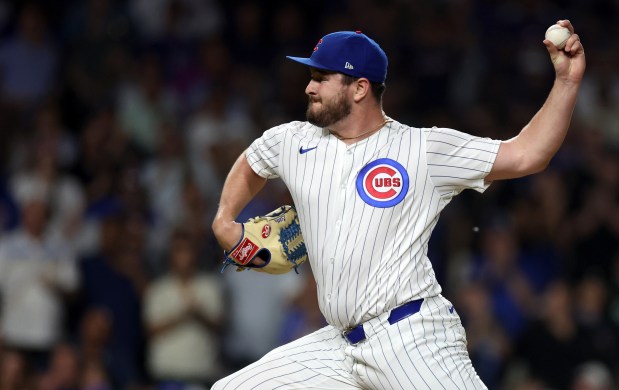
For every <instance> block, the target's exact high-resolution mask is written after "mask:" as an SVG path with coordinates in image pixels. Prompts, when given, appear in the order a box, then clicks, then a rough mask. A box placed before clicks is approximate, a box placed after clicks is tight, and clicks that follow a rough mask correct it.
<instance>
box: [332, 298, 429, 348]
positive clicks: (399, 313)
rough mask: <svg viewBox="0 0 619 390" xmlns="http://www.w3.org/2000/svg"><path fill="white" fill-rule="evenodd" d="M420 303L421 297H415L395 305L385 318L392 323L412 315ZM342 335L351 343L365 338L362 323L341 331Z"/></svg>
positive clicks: (417, 309) (417, 310) (419, 307)
mask: <svg viewBox="0 0 619 390" xmlns="http://www.w3.org/2000/svg"><path fill="white" fill-rule="evenodd" d="M422 303H423V298H421V299H416V300H414V301H410V302H407V303H405V304H403V305H401V306H398V307H396V308H395V309H393V310H391V312H390V313H389V318H387V321H389V324H390V325H393V324H395V323H396V322H398V321H400V320H403V319H404V318H406V317H410V316H412V315H413V314H415V313H417V312H419V309H421V304H422ZM342 335H343V336H344V337H345V338H346V340H348V342H349V343H351V344H353V345H355V344H358V343H360V342H361V341H363V340H365V331H364V330H363V324H359V325H357V326H355V327H354V328H351V329H349V330H347V331H345V332H344V333H342Z"/></svg>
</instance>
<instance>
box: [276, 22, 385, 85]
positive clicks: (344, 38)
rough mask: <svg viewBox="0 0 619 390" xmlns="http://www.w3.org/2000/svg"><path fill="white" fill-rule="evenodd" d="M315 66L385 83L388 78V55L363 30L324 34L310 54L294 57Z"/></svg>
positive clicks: (298, 60) (293, 58)
mask: <svg viewBox="0 0 619 390" xmlns="http://www.w3.org/2000/svg"><path fill="white" fill-rule="evenodd" d="M286 58H289V59H291V60H293V61H296V62H300V63H302V64H305V65H308V66H311V67H312V68H316V69H321V70H327V71H331V72H338V73H343V74H346V75H349V76H353V77H365V78H366V79H368V80H370V81H373V82H376V83H384V82H385V79H386V78H387V55H386V54H385V52H384V51H383V49H381V48H380V46H378V43H376V42H374V40H372V39H371V38H369V37H368V36H367V35H365V34H363V33H362V32H361V31H338V32H334V33H331V34H327V35H325V36H324V37H322V38H321V39H320V40H319V41H318V43H317V44H316V47H314V52H313V53H312V55H311V57H309V58H303V57H291V56H286Z"/></svg>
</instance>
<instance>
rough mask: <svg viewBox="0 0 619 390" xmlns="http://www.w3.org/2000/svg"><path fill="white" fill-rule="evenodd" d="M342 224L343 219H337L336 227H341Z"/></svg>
mask: <svg viewBox="0 0 619 390" xmlns="http://www.w3.org/2000/svg"><path fill="white" fill-rule="evenodd" d="M341 224H342V221H341V220H339V219H338V220H337V221H335V227H336V228H339V227H340V225H341Z"/></svg>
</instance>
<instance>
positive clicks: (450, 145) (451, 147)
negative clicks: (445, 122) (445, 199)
mask: <svg viewBox="0 0 619 390" xmlns="http://www.w3.org/2000/svg"><path fill="white" fill-rule="evenodd" d="M425 132H426V161H427V164H428V171H429V174H430V177H431V178H432V181H433V182H434V185H435V187H436V189H437V190H438V191H439V193H441V195H456V194H458V193H460V192H461V191H462V190H464V189H467V188H472V189H474V190H476V191H479V192H484V191H485V190H486V188H488V186H490V183H487V182H486V181H485V180H484V178H485V177H486V175H488V173H490V170H491V169H492V165H493V164H494V160H495V159H496V156H497V153H498V150H499V146H500V144H501V141H500V140H493V139H490V138H481V137H475V136H472V135H470V134H466V133H463V132H460V131H457V130H453V129H446V128H436V127H433V128H431V129H425Z"/></svg>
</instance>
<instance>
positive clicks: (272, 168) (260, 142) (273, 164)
mask: <svg viewBox="0 0 619 390" xmlns="http://www.w3.org/2000/svg"><path fill="white" fill-rule="evenodd" d="M285 132H286V125H280V126H276V127H273V128H270V129H269V130H267V131H265V132H264V134H262V137H260V138H258V139H256V140H255V141H254V142H252V144H251V145H249V148H247V150H246V151H245V158H246V159H247V162H248V163H249V166H251V168H252V169H253V170H254V172H256V174H257V175H259V176H261V177H264V178H265V179H275V178H278V177H279V166H280V155H281V147H282V144H283V140H284V135H285Z"/></svg>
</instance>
